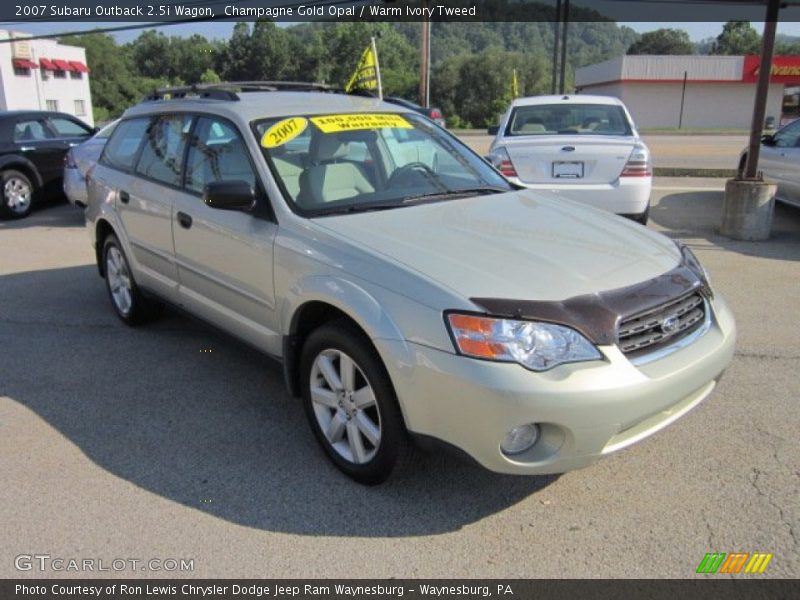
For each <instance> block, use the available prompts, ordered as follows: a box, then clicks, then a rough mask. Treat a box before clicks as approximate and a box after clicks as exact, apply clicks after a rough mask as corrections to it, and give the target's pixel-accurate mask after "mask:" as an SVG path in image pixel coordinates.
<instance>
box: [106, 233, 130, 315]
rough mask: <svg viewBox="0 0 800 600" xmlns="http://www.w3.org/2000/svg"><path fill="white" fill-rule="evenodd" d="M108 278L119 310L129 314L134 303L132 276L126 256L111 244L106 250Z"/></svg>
mask: <svg viewBox="0 0 800 600" xmlns="http://www.w3.org/2000/svg"><path fill="white" fill-rule="evenodd" d="M106 280H107V281H108V289H109V290H111V298H112V299H113V300H114V304H115V305H116V307H117V310H119V312H120V313H121V314H122V315H123V316H127V315H128V313H129V312H130V311H131V306H132V305H133V290H132V289H131V276H130V273H129V272H128V265H127V263H126V262H125V258H124V257H123V256H122V252H120V251H119V248H117V247H116V246H110V247H109V249H108V252H106Z"/></svg>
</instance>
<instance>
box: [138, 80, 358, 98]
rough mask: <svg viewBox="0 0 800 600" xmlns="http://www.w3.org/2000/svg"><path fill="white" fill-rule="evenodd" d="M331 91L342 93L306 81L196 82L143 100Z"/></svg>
mask: <svg viewBox="0 0 800 600" xmlns="http://www.w3.org/2000/svg"><path fill="white" fill-rule="evenodd" d="M279 91H292V92H332V93H344V90H342V89H341V88H336V87H334V86H330V85H327V84H325V83H313V82H306V81H223V82H220V83H197V84H193V85H185V86H176V87H164V88H159V89H156V90H153V91H152V92H151V93H150V94H148V95H147V96H146V97H145V98H144V101H145V102H153V101H156V100H173V99H178V98H191V97H197V98H209V99H215V100H229V101H236V100H240V97H239V94H240V93H242V92H279Z"/></svg>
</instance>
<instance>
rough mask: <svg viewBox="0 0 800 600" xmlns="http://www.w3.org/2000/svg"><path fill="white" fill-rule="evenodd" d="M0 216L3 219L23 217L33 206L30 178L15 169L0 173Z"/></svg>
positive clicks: (32, 187)
mask: <svg viewBox="0 0 800 600" xmlns="http://www.w3.org/2000/svg"><path fill="white" fill-rule="evenodd" d="M0 185H2V188H0V192H2V201H1V202H0V217H3V218H4V219H24V218H25V217H27V216H28V215H29V214H30V213H31V209H32V208H33V194H34V191H35V189H34V186H33V183H32V182H31V180H30V178H29V177H28V176H27V175H25V173H22V172H21V171H17V170H15V169H7V170H5V171H3V172H1V173H0Z"/></svg>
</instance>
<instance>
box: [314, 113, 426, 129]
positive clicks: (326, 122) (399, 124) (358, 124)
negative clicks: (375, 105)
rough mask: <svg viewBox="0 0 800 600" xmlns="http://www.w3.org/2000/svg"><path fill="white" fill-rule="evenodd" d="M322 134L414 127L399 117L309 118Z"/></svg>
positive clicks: (375, 115)
mask: <svg viewBox="0 0 800 600" xmlns="http://www.w3.org/2000/svg"><path fill="white" fill-rule="evenodd" d="M311 122H312V123H314V125H316V126H317V127H319V130H320V131H322V132H323V133H338V132H340V131H352V130H354V129H387V128H388V129H413V128H414V126H413V125H412V124H411V123H409V122H408V121H407V120H406V119H404V118H403V117H401V116H400V115H392V114H385V113H363V114H355V115H326V116H324V117H311Z"/></svg>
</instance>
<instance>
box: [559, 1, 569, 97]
mask: <svg viewBox="0 0 800 600" xmlns="http://www.w3.org/2000/svg"><path fill="white" fill-rule="evenodd" d="M568 27H569V0H564V33H563V34H562V35H561V82H560V84H559V86H558V88H559V91H558V93H559V94H563V93H564V92H565V91H566V87H567V82H566V76H567V29H568Z"/></svg>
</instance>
